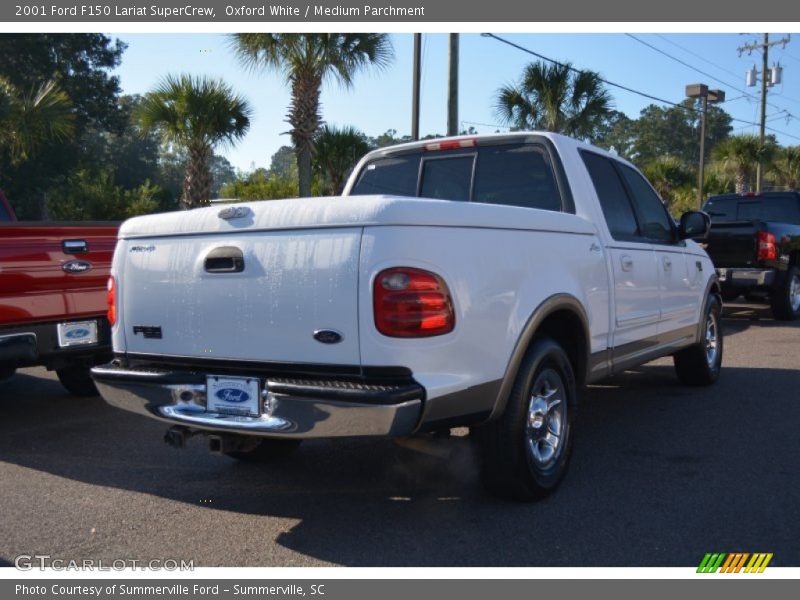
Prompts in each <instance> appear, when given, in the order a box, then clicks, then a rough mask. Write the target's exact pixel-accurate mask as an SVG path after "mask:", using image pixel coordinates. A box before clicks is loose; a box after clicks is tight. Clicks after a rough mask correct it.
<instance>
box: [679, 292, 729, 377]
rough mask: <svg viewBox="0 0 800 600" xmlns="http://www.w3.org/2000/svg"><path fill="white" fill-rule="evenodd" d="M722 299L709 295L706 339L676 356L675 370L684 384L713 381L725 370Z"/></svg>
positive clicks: (706, 314) (706, 309)
mask: <svg viewBox="0 0 800 600" xmlns="http://www.w3.org/2000/svg"><path fill="white" fill-rule="evenodd" d="M721 308H722V307H721V306H720V302H719V300H718V299H717V297H716V296H715V295H711V296H709V297H708V300H707V301H706V308H705V312H704V313H703V323H704V326H703V339H702V340H701V341H700V342H698V343H696V344H693V345H691V346H689V347H688V348H684V349H683V350H681V351H680V352H676V353H675V354H674V356H673V360H674V361H675V372H676V373H677V374H678V379H680V381H681V383H683V384H684V385H695V386H700V385H711V384H712V383H714V382H715V381H716V380H717V379H718V378H719V373H720V371H721V370H722V351H723V346H724V344H723V337H722V326H721V323H720V313H721Z"/></svg>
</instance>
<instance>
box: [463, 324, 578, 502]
mask: <svg viewBox="0 0 800 600" xmlns="http://www.w3.org/2000/svg"><path fill="white" fill-rule="evenodd" d="M576 404H577V391H576V383H575V375H574V373H573V370H572V365H571V364H570V362H569V358H568V357H567V355H566V353H565V352H564V350H563V348H562V347H561V346H560V345H559V344H557V343H556V342H555V341H553V340H552V339H550V338H545V337H541V338H538V339H536V340H535V341H534V342H533V344H532V345H531V347H530V348H529V349H528V352H527V353H526V354H525V358H524V359H523V361H522V364H521V365H520V368H519V372H518V374H517V378H516V380H515V381H514V387H513V388H512V390H511V394H510V396H509V398H508V403H507V405H506V408H505V411H504V412H503V414H502V415H501V416H500V417H499V418H498V419H497V420H495V421H492V422H490V423H487V424H485V425H482V426H480V427H476V428H475V429H474V431H473V433H474V438H475V443H476V444H477V449H478V453H479V456H480V459H481V476H482V480H483V483H484V485H485V486H486V488H487V489H488V490H489V491H490V492H492V493H493V494H495V495H497V496H500V497H502V498H508V499H512V500H520V501H525V502H529V501H532V500H538V499H540V498H543V497H544V496H546V495H547V494H549V493H551V492H552V491H553V490H554V489H555V488H556V486H557V485H558V483H559V482H560V481H561V478H562V477H563V476H564V473H565V472H566V470H567V464H568V462H569V458H570V454H571V450H572V427H573V420H574V416H575V408H576Z"/></svg>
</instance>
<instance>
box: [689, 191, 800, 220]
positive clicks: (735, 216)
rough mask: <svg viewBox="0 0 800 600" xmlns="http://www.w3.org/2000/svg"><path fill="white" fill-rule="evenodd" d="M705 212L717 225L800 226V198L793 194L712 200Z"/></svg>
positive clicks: (724, 197) (727, 197) (722, 197)
mask: <svg viewBox="0 0 800 600" xmlns="http://www.w3.org/2000/svg"><path fill="white" fill-rule="evenodd" d="M704 210H705V211H706V212H707V213H708V214H709V215H710V216H711V219H712V221H714V222H715V223H726V222H732V221H775V222H779V223H793V224H795V225H800V197H798V195H797V194H793V193H772V194H770V193H766V194H763V195H760V196H720V197H717V198H711V199H709V201H708V202H707V203H706V205H705V207H704Z"/></svg>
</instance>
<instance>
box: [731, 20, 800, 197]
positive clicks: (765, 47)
mask: <svg viewBox="0 0 800 600" xmlns="http://www.w3.org/2000/svg"><path fill="white" fill-rule="evenodd" d="M790 41H791V37H788V36H787V37H785V38H781V39H779V40H775V41H773V42H770V41H769V34H768V33H765V34H764V41H763V42H761V43H760V44H759V43H758V42H753V43H751V44H745V45H744V46H740V47H739V48H738V50H739V56H741V55H742V54H743V53H744V52H747V54H748V55H750V54H752V53H753V50H759V49H760V50H761V54H762V61H761V122H760V125H759V133H758V139H759V145H760V149H761V151H762V152H763V150H764V138H765V129H766V122H767V88H768V87H769V86H772V85H775V84H777V83H779V81H776V80H775V79H773V77H772V73H771V72H770V71H769V64H768V63H769V49H770V46H783V47H784V48H785V47H786V44H788V43H789V42H790ZM777 69H780V65H779V66H778V67H777ZM753 70H755V67H754V68H753ZM778 77H779V75H778ZM755 79H756V77H754V75H753V73H752V71H751V72H750V74H748V77H747V85H748V86H753V85H755ZM763 163H764V159H763V156H762V154H759V157H758V166H757V167H756V193H760V192H761V184H762V180H763V170H764V164H763Z"/></svg>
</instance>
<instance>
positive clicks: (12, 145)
mask: <svg viewBox="0 0 800 600" xmlns="http://www.w3.org/2000/svg"><path fill="white" fill-rule="evenodd" d="M74 133H75V115H74V113H73V112H72V102H71V101H70V99H69V97H68V96H67V95H66V93H64V91H63V90H62V89H61V88H60V87H59V86H58V85H57V84H56V83H55V82H54V81H48V82H46V83H44V84H42V85H41V86H40V87H39V88H38V89H36V90H33V91H31V93H29V94H25V93H22V92H20V91H19V90H18V89H17V88H16V87H15V86H14V85H12V84H11V82H9V81H8V80H7V79H5V78H4V77H0V146H3V147H5V148H7V149H8V152H9V157H10V159H11V162H12V163H14V164H18V163H20V162H22V161H25V160H27V159H28V158H29V157H30V156H31V155H32V154H34V153H35V152H36V151H37V150H38V149H39V147H40V146H41V145H42V144H45V143H47V142H49V141H58V140H65V139H69V138H70V137H72V135H73V134H74Z"/></svg>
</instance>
